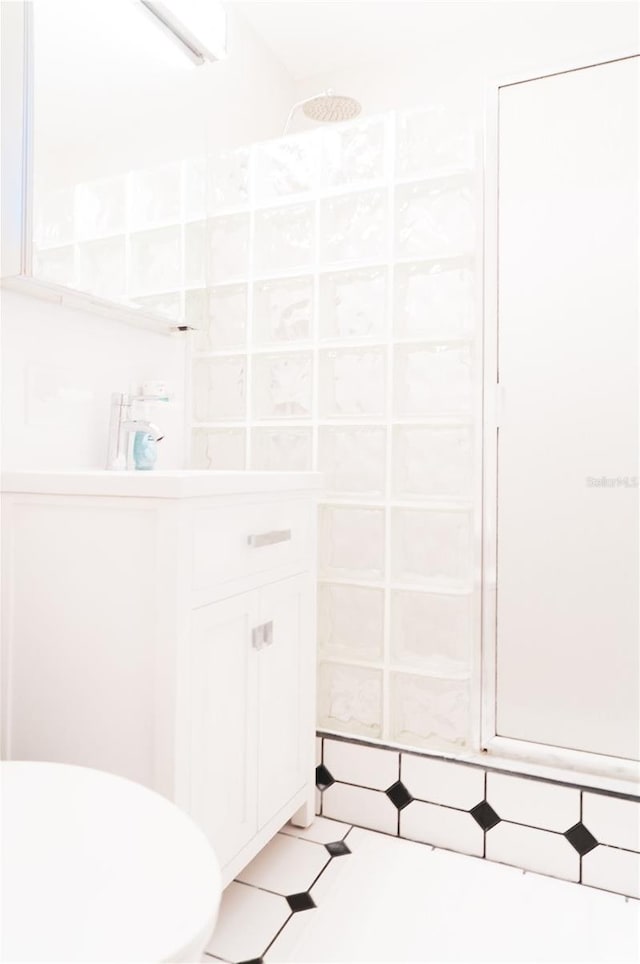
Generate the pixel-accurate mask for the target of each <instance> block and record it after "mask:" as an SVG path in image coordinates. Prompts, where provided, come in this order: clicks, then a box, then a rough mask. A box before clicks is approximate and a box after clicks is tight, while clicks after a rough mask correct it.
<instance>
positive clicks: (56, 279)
mask: <svg viewBox="0 0 640 964" xmlns="http://www.w3.org/2000/svg"><path fill="white" fill-rule="evenodd" d="M33 274H34V277H36V278H40V280H41V281H51V282H52V283H53V284H57V285H65V286H66V287H68V288H75V287H77V281H76V268H75V249H74V247H73V245H72V244H70V245H68V246H67V247H64V248H47V249H44V250H42V251H34V253H33Z"/></svg>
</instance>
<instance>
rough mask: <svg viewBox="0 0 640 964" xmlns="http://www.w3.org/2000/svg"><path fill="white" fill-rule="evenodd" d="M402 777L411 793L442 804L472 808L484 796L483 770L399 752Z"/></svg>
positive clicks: (463, 808) (430, 801)
mask: <svg viewBox="0 0 640 964" xmlns="http://www.w3.org/2000/svg"><path fill="white" fill-rule="evenodd" d="M400 772H401V774H402V776H401V779H402V782H403V783H404V785H405V787H406V788H407V790H408V791H409V793H410V794H411V796H412V797H415V798H416V799H417V800H427V801H428V802H429V803H441V804H444V806H445V807H458V808H459V809H460V810H471V808H472V807H475V805H476V804H477V803H480V802H481V800H484V770H481V769H479V768H478V767H470V766H463V765H462V764H460V763H450V762H449V761H448V760H433V759H430V758H429V757H421V756H411V755H410V754H407V753H403V754H402V765H401V769H400Z"/></svg>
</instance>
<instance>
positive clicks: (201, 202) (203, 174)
mask: <svg viewBox="0 0 640 964" xmlns="http://www.w3.org/2000/svg"><path fill="white" fill-rule="evenodd" d="M206 214H207V162H206V160H205V158H204V157H189V158H187V160H186V161H185V162H184V215H185V220H191V219H194V220H197V219H200V218H204V217H206Z"/></svg>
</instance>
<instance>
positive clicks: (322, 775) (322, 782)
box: [316, 763, 336, 790]
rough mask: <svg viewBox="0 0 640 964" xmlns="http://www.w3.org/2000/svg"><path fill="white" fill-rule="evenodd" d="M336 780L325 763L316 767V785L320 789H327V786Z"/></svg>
mask: <svg viewBox="0 0 640 964" xmlns="http://www.w3.org/2000/svg"><path fill="white" fill-rule="evenodd" d="M335 782H336V781H335V780H334V779H333V777H332V776H331V774H330V773H329V771H328V770H327V768H326V766H325V765H324V763H321V764H320V766H317V767H316V786H317V788H318V790H326V789H327V787H330V786H331V784H332V783H335Z"/></svg>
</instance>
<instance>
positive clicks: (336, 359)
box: [319, 348, 386, 418]
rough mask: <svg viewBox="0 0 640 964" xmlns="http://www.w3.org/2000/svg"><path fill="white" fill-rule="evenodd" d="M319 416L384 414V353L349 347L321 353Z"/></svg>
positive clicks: (374, 349)
mask: <svg viewBox="0 0 640 964" xmlns="http://www.w3.org/2000/svg"><path fill="white" fill-rule="evenodd" d="M319 364H320V413H321V415H322V416H323V417H325V418H333V417H339V416H353V415H372V416H373V415H378V416H380V415H383V414H384V407H385V383H386V375H385V351H384V349H383V348H349V349H345V350H335V351H334V350H331V351H324V352H321V353H320V363H319Z"/></svg>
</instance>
